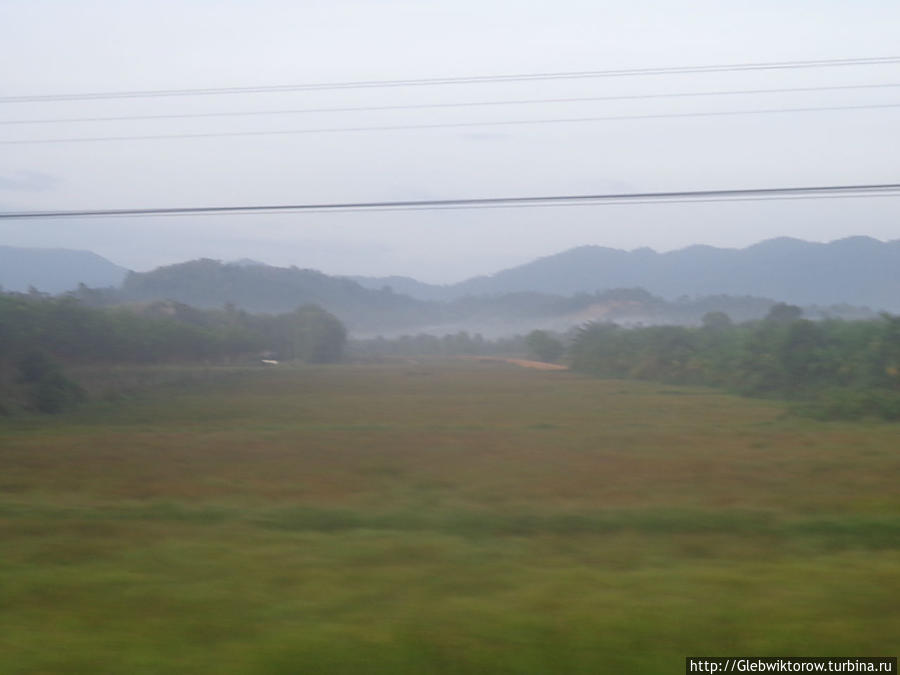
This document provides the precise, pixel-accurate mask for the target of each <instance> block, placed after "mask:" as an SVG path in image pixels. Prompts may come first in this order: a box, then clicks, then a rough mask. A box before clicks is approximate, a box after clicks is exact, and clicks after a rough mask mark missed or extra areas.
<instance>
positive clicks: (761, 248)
mask: <svg viewBox="0 0 900 675" xmlns="http://www.w3.org/2000/svg"><path fill="white" fill-rule="evenodd" d="M356 280H357V281H359V283H361V284H363V285H365V286H370V285H374V284H381V285H390V286H391V287H392V288H395V290H397V289H400V288H402V289H403V292H406V293H408V294H410V295H412V296H413V297H418V298H421V299H452V298H460V297H464V296H466V295H474V296H481V295H499V294H505V293H516V292H522V291H533V292H539V293H550V294H556V295H573V294H576V293H594V292H596V291H603V290H607V289H613V288H634V287H640V288H644V289H646V290H647V291H649V292H650V293H652V294H655V295H659V296H661V297H663V298H667V299H675V298H678V297H681V296H685V295H687V296H710V295H731V296H744V295H750V296H757V297H766V298H777V299H778V300H781V301H785V302H790V303H794V304H798V305H834V304H851V305H856V306H861V305H865V306H869V307H872V308H874V309H883V310H888V311H900V240H895V241H889V242H881V241H878V240H877V239H872V238H869V237H850V238H847V239H840V240H837V241H833V242H831V243H828V244H819V243H812V242H806V241H801V240H798V239H791V238H787V237H783V238H779V239H770V240H768V241H764V242H761V243H759V244H755V245H754V246H750V247H747V248H744V249H723V248H715V247H712V246H691V247H688V248H684V249H681V250H678V251H671V252H668V253H657V252H656V251H654V250H652V249H649V248H642V249H637V250H634V251H623V250H619V249H613V248H605V247H601V246H581V247H578V248H573V249H570V250H568V251H564V252H562V253H558V254H556V255H551V256H547V257H544V258H539V259H537V260H535V261H533V262H530V263H527V264H525V265H520V266H518V267H514V268H511V269H507V270H503V271H501V272H497V273H496V274H493V275H490V276H482V277H475V278H473V279H468V280H466V281H463V282H460V283H458V284H453V285H450V286H432V285H428V284H421V283H419V282H415V281H414V280H407V279H404V278H402V277H400V278H387V279H385V278H380V279H366V278H363V277H356Z"/></svg>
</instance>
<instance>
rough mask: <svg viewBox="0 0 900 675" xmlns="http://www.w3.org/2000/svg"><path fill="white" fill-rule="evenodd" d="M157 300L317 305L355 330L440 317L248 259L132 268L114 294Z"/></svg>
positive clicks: (418, 306) (383, 294) (385, 296)
mask: <svg viewBox="0 0 900 675" xmlns="http://www.w3.org/2000/svg"><path fill="white" fill-rule="evenodd" d="M155 300H175V301H178V302H182V303H185V304H187V305H191V306H193V307H199V308H213V307H223V306H224V305H226V304H231V305H234V306H236V307H238V308H241V309H244V310H247V311H250V312H258V313H282V312H289V311H293V310H294V309H296V308H297V307H299V306H301V305H306V304H316V305H319V306H321V307H323V308H325V309H327V310H328V311H330V312H332V313H333V314H335V316H337V317H338V318H339V319H341V321H343V322H344V323H345V324H346V325H347V326H348V327H350V328H351V329H357V330H358V329H363V328H364V329H366V330H378V329H380V328H395V327H400V326H409V325H417V324H420V323H422V322H428V321H434V320H436V319H437V318H438V312H436V310H435V308H433V307H432V306H431V305H430V304H429V303H427V302H423V301H421V300H415V299H413V298H410V297H408V296H405V295H398V294H395V293H392V292H390V291H387V290H382V291H375V290H371V289H367V288H363V287H362V286H360V285H359V284H357V283H356V282H354V281H351V280H349V279H343V278H340V277H331V276H328V275H326V274H322V273H321V272H316V271H315V270H302V269H298V268H296V267H272V266H269V265H264V264H261V263H255V262H251V263H250V264H248V263H247V262H246V261H238V262H235V263H222V262H220V261H218V260H208V259H203V260H192V261H190V262H185V263H179V264H177V265H168V266H166V267H159V268H157V269H155V270H152V271H150V272H142V273H135V272H132V273H131V274H129V275H128V276H127V277H126V279H125V281H124V283H123V284H122V287H121V289H120V290H119V291H118V292H117V293H115V298H114V301H116V302H147V301H155Z"/></svg>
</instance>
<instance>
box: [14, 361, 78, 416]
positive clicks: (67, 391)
mask: <svg viewBox="0 0 900 675" xmlns="http://www.w3.org/2000/svg"><path fill="white" fill-rule="evenodd" d="M17 365H18V370H19V378H18V381H19V383H20V384H23V385H25V388H26V396H27V398H26V406H27V407H28V408H30V409H32V410H35V411H37V412H41V413H50V414H53V413H58V412H62V411H63V410H64V409H65V408H68V407H70V406H72V405H75V404H77V403H79V402H81V401H82V400H83V399H84V397H85V394H84V390H83V389H82V388H81V387H79V386H78V385H77V384H76V383H75V382H73V381H72V380H70V379H69V378H67V377H66V376H65V375H64V374H63V372H62V368H61V367H60V366H59V364H58V363H56V362H55V361H53V360H52V359H50V358H49V357H48V356H47V355H46V354H44V353H43V352H40V351H31V352H28V353H27V354H25V355H24V356H23V357H22V358H21V359H19V362H18V364H17Z"/></svg>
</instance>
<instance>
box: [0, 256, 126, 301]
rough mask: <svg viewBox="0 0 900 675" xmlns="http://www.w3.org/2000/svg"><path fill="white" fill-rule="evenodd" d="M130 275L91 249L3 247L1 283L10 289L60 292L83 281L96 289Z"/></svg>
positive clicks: (115, 284)
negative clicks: (31, 288) (32, 288)
mask: <svg viewBox="0 0 900 675" xmlns="http://www.w3.org/2000/svg"><path fill="white" fill-rule="evenodd" d="M127 274H128V270H126V269H125V268H124V267H119V266H118V265H115V264H113V263H111V262H110V261H109V260H107V259H106V258H103V257H101V256H99V255H97V254H96V253H91V252H90V251H74V250H70V249H64V248H18V247H14V246H0V286H2V287H3V289H4V290H7V291H18V292H24V291H27V290H28V288H29V287H34V288H36V289H37V290H39V291H41V292H44V293H51V294H57V293H63V292H65V291H70V290H73V289H75V288H77V287H78V284H80V283H83V284H85V285H86V286H91V287H94V288H96V287H105V286H118V285H119V284H120V283H122V280H123V279H125V275H127Z"/></svg>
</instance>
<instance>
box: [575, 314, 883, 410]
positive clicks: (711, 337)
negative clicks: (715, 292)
mask: <svg viewBox="0 0 900 675" xmlns="http://www.w3.org/2000/svg"><path fill="white" fill-rule="evenodd" d="M800 314H801V311H800V309H799V308H797V307H793V306H790V305H784V304H779V305H776V306H774V307H773V308H772V310H771V311H770V312H769V315H768V316H767V318H766V319H764V320H762V321H754V322H748V323H743V324H734V323H732V322H731V320H730V319H729V317H728V316H727V315H725V314H722V313H719V312H716V313H710V314H708V315H707V316H706V317H704V321H703V325H702V326H701V327H698V328H688V327H682V326H651V327H643V328H631V329H624V328H620V327H618V326H616V325H613V324H589V325H587V326H584V327H583V328H581V329H580V330H579V331H578V332H577V333H576V335H575V337H574V339H573V341H572V343H571V345H570V346H569V351H568V354H569V358H570V361H571V367H572V369H573V370H577V371H581V372H585V373H591V374H595V375H602V376H608V377H630V378H638V379H648V380H657V381H661V382H668V383H673V384H698V385H710V386H715V387H722V388H725V389H728V390H730V391H734V392H737V393H740V394H744V395H750V396H772V397H779V398H787V399H791V400H794V401H797V402H798V409H800V410H802V411H803V412H805V413H806V414H808V415H811V416H814V417H819V418H823V419H857V418H861V417H866V416H874V417H880V418H884V419H891V420H898V419H900V317H897V316H891V315H887V314H884V315H882V316H881V318H880V319H878V320H870V321H842V320H824V321H809V320H806V319H801V318H800Z"/></svg>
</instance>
